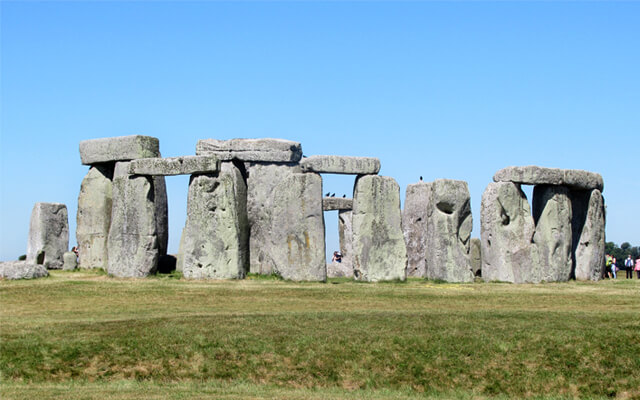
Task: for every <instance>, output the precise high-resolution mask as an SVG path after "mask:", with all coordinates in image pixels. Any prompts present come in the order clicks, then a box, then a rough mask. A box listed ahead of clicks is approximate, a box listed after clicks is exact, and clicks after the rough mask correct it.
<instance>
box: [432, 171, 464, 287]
mask: <svg viewBox="0 0 640 400" xmlns="http://www.w3.org/2000/svg"><path fill="white" fill-rule="evenodd" d="M429 203H430V205H429V208H428V214H427V220H428V222H427V235H426V236H427V237H426V245H427V249H429V251H428V252H427V254H426V260H427V263H426V264H427V269H426V277H427V278H429V279H442V280H445V281H448V282H471V281H473V273H472V272H471V265H470V264H469V240H470V238H471V229H472V227H473V219H472V217H471V196H470V194H469V188H468V186H467V183H466V182H463V181H454V180H450V179H438V180H436V181H434V182H433V183H432V185H431V201H430V202H429Z"/></svg>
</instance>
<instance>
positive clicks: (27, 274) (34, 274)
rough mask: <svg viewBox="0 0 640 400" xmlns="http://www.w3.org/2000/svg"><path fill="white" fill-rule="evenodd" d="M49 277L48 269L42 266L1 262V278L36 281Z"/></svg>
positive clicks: (17, 262) (28, 263) (26, 262)
mask: <svg viewBox="0 0 640 400" xmlns="http://www.w3.org/2000/svg"><path fill="white" fill-rule="evenodd" d="M45 276H49V272H48V271H47V269H46V268H45V267H44V266H43V265H41V264H34V263H32V262H29V261H7V262H0V278H4V279H12V280H13V279H34V278H42V277H45Z"/></svg>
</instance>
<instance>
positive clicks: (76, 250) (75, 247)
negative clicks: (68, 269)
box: [71, 246, 78, 257]
mask: <svg viewBox="0 0 640 400" xmlns="http://www.w3.org/2000/svg"><path fill="white" fill-rule="evenodd" d="M71 251H72V252H73V253H74V254H75V255H76V257H78V246H73V247H72V248H71Z"/></svg>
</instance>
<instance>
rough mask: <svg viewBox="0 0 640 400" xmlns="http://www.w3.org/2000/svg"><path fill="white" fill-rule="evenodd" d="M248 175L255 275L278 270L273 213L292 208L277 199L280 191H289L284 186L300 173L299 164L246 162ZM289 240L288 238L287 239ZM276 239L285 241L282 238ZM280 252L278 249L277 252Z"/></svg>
mask: <svg viewBox="0 0 640 400" xmlns="http://www.w3.org/2000/svg"><path fill="white" fill-rule="evenodd" d="M245 165H246V170H247V173H248V178H247V215H248V217H249V226H250V227H251V231H250V235H249V238H250V239H249V254H250V271H251V272H252V273H254V274H264V275H269V274H271V273H273V272H275V269H274V266H276V265H278V264H279V263H281V262H282V261H281V260H278V259H277V258H278V257H279V256H280V255H279V254H278V255H275V254H274V253H273V252H274V250H273V249H272V248H271V247H270V246H272V239H273V232H272V231H273V229H274V224H275V223H274V221H273V215H274V212H275V210H276V209H278V208H280V209H281V208H287V207H290V206H291V207H293V205H290V204H287V203H283V204H280V203H278V201H277V200H276V196H277V194H278V193H279V192H282V191H285V192H287V191H288V190H289V189H288V188H287V187H286V186H285V184H284V183H285V182H287V181H288V180H289V179H290V178H291V176H293V174H295V173H299V172H300V167H299V166H298V165H297V164H263V163H246V164H245ZM285 240H286V239H285ZM277 241H279V242H282V238H278V239H277ZM278 253H279V252H278Z"/></svg>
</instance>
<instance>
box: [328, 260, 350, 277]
mask: <svg viewBox="0 0 640 400" xmlns="http://www.w3.org/2000/svg"><path fill="white" fill-rule="evenodd" d="M327 278H353V269H351V268H350V267H349V266H348V265H345V264H344V262H341V263H339V262H330V263H327Z"/></svg>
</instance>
